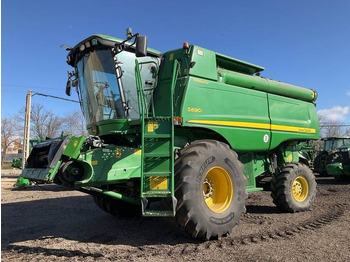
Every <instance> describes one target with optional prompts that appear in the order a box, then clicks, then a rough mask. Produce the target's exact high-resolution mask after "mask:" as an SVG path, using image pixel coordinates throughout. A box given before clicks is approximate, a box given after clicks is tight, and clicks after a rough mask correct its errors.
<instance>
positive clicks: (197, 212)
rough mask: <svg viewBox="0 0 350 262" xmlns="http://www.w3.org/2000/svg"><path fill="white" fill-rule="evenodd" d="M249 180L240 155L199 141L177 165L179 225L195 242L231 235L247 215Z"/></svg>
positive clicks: (217, 144)
mask: <svg viewBox="0 0 350 262" xmlns="http://www.w3.org/2000/svg"><path fill="white" fill-rule="evenodd" d="M245 184H246V178H245V176H244V174H243V165H242V164H241V163H240V162H239V161H238V158H237V154H236V153H235V152H233V151H232V150H231V149H230V148H229V146H228V145H226V144H224V143H221V142H218V141H215V140H200V141H195V142H193V143H192V144H191V145H189V146H188V147H186V148H184V149H182V150H181V151H180V154H179V158H178V159H177V160H176V162H175V197H176V198H177V200H178V204H177V207H176V217H175V221H176V224H177V225H178V226H180V227H181V229H183V230H184V231H185V232H186V233H187V234H188V235H190V236H192V237H193V238H200V239H206V240H209V239H211V238H219V237H221V236H224V235H228V234H230V233H231V231H232V229H233V227H234V226H236V225H237V224H238V223H239V220H240V217H241V214H242V213H244V212H245V210H246V209H245V206H244V201H245V199H246V198H247V193H246V190H245Z"/></svg>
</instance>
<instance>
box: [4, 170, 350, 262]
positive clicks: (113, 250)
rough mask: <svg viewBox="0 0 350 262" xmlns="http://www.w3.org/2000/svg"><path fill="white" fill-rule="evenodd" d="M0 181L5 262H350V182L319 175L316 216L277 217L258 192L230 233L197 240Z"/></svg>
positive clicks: (77, 198) (51, 191)
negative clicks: (211, 239)
mask: <svg viewBox="0 0 350 262" xmlns="http://www.w3.org/2000/svg"><path fill="white" fill-rule="evenodd" d="M16 178H17V175H16V174H15V172H12V171H7V173H5V174H4V173H3V174H2V176H1V182H2V183H1V211H2V212H1V249H2V252H1V256H2V261H67V260H69V261H305V260H307V261H350V193H349V192H350V183H349V182H348V183H346V182H337V181H335V180H334V179H333V178H329V177H318V178H317V182H318V188H317V189H318V194H317V199H316V202H315V205H314V208H313V210H312V211H309V212H304V213H295V214H289V213H288V214H286V213H280V212H279V211H278V210H277V209H276V207H275V206H274V205H273V203H272V200H271V198H270V195H269V192H256V193H252V194H250V196H249V199H248V200H247V202H246V206H247V213H246V214H245V215H244V216H243V217H242V220H241V224H240V225H239V226H237V227H235V228H234V230H233V232H232V234H231V235H230V236H228V237H225V238H221V239H220V240H214V241H207V242H196V241H194V240H192V239H189V238H187V237H185V236H183V235H182V234H180V233H179V232H178V231H177V229H175V228H174V227H173V226H172V225H171V224H170V223H169V222H168V221H167V220H166V219H162V218H133V219H116V218H114V217H112V216H110V215H108V214H106V213H104V212H103V211H101V210H100V209H99V208H98V207H97V206H96V205H95V204H94V202H93V201H92V197H91V196H88V195H85V194H83V193H80V192H78V191H71V190H67V189H66V188H63V187H60V186H56V185H44V186H41V187H37V186H33V187H30V188H28V189H25V190H14V189H13V184H14V183H15V181H16Z"/></svg>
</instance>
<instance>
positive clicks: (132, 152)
mask: <svg viewBox="0 0 350 262" xmlns="http://www.w3.org/2000/svg"><path fill="white" fill-rule="evenodd" d="M78 162H79V163H81V164H82V165H83V166H84V178H83V179H82V180H81V181H78V182H75V186H77V187H81V186H98V185H108V184H113V183H116V182H120V181H125V180H128V179H131V178H136V177H138V178H139V177H140V174H141V171H140V168H141V149H139V148H131V147H121V146H115V145H108V146H106V147H104V148H95V149H93V150H88V151H86V152H82V153H81V155H80V157H79V158H78Z"/></svg>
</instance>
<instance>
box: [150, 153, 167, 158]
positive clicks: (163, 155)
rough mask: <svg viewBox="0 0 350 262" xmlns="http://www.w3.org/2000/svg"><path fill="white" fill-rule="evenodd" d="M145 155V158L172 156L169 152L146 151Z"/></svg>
mask: <svg viewBox="0 0 350 262" xmlns="http://www.w3.org/2000/svg"><path fill="white" fill-rule="evenodd" d="M143 156H144V157H145V158H155V157H163V158H170V157H171V156H170V155H169V154H168V153H144V154H143Z"/></svg>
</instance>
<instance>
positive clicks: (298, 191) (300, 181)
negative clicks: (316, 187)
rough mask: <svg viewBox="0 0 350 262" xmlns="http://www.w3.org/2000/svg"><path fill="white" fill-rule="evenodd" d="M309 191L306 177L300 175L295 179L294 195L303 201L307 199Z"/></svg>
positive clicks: (299, 200)
mask: <svg viewBox="0 0 350 262" xmlns="http://www.w3.org/2000/svg"><path fill="white" fill-rule="evenodd" d="M308 193H309V185H308V183H307V181H306V179H305V178H304V177H301V176H298V177H296V178H295V179H294V181H293V185H292V196H293V198H294V199H295V200H296V201H298V202H302V201H304V200H305V199H306V197H307V195H308Z"/></svg>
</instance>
